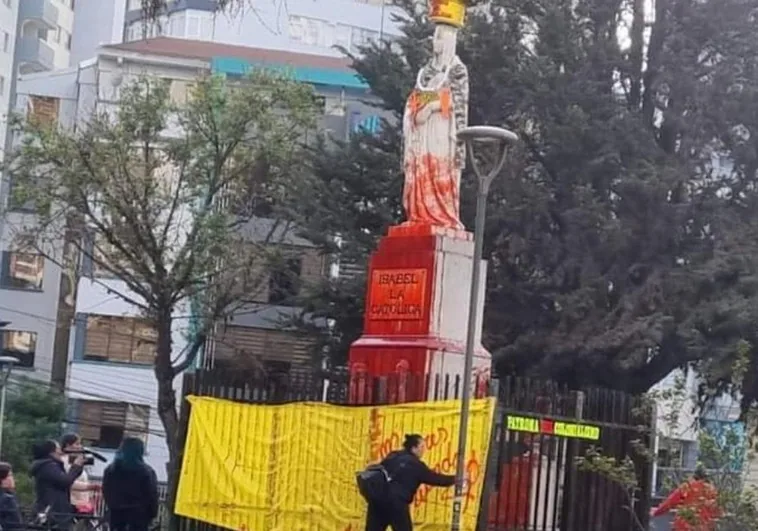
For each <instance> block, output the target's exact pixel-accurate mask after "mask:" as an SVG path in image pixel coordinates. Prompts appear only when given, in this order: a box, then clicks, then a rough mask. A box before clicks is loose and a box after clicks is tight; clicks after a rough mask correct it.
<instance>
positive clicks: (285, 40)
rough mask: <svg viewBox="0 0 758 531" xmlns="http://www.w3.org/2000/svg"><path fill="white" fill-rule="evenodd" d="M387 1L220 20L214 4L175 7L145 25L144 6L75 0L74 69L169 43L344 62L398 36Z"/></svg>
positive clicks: (309, 2) (278, 7) (205, 0)
mask: <svg viewBox="0 0 758 531" xmlns="http://www.w3.org/2000/svg"><path fill="white" fill-rule="evenodd" d="M390 3H391V2H389V1H385V0H369V1H362V0H274V1H272V2H256V3H255V4H254V5H248V6H247V7H245V8H243V9H241V10H239V11H236V12H233V13H229V14H227V13H218V12H217V2H216V1H215V0H171V1H169V2H168V6H167V9H166V12H165V13H164V14H163V15H162V16H161V17H160V18H159V20H158V21H156V22H150V23H148V22H146V21H145V20H144V17H143V14H142V12H141V9H140V6H141V0H77V2H76V22H75V27H74V38H73V44H72V56H71V57H72V64H74V62H77V61H81V60H84V59H87V58H89V57H91V56H92V55H93V54H94V51H95V50H96V48H97V47H98V46H100V45H104V44H118V43H121V42H131V41H138V40H143V39H146V38H153V37H158V36H166V37H172V38H180V39H189V40H200V41H211V42H218V43H223V44H235V45H240V46H249V47H254V48H265V49H271V50H281V51H289V52H297V53H309V54H317V55H327V56H333V57H340V56H341V54H342V52H340V51H339V50H338V49H337V47H344V48H345V49H347V50H349V51H351V52H355V51H357V49H358V47H359V46H360V45H362V44H365V43H367V42H370V41H374V40H378V39H386V38H391V37H392V35H394V34H396V32H397V25H396V22H395V21H394V19H393V18H392V13H393V8H391V7H390V6H389V4H390Z"/></svg>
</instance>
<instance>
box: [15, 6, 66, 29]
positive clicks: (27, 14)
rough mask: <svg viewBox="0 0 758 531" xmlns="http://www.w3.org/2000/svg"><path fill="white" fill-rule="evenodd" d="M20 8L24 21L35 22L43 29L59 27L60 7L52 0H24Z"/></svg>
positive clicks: (27, 22) (25, 22)
mask: <svg viewBox="0 0 758 531" xmlns="http://www.w3.org/2000/svg"><path fill="white" fill-rule="evenodd" d="M19 8H20V14H19V16H20V18H21V21H22V23H24V24H34V25H35V26H37V27H39V28H41V29H49V30H55V29H57V28H58V8H57V7H55V6H54V5H53V4H52V2H51V1H50V0H23V1H22V2H21V3H20V6H19Z"/></svg>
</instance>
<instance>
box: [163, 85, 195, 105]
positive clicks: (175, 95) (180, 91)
mask: <svg viewBox="0 0 758 531" xmlns="http://www.w3.org/2000/svg"><path fill="white" fill-rule="evenodd" d="M169 83H170V84H169V87H170V88H169V97H170V98H171V103H173V104H174V105H184V104H185V103H187V100H188V99H189V96H190V94H191V93H192V87H193V84H192V83H191V82H189V81H185V80H182V79H172V80H170V81H169Z"/></svg>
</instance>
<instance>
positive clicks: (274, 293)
mask: <svg viewBox="0 0 758 531" xmlns="http://www.w3.org/2000/svg"><path fill="white" fill-rule="evenodd" d="M302 268H303V261H302V259H300V258H287V259H286V260H285V261H284V264H283V266H282V267H280V268H278V269H277V270H276V271H273V272H272V273H271V276H270V277H269V282H268V302H269V303H271V304H279V305H281V306H291V305H294V304H295V303H296V301H295V297H297V295H298V293H300V272H301V270H302Z"/></svg>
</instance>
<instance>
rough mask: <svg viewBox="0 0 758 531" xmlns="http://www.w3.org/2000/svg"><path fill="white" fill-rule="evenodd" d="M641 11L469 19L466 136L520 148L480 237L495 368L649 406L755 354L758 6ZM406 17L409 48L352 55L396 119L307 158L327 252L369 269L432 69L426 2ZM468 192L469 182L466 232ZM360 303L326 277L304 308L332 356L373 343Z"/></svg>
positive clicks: (600, 2) (348, 283)
mask: <svg viewBox="0 0 758 531" xmlns="http://www.w3.org/2000/svg"><path fill="white" fill-rule="evenodd" d="M646 6H648V2H645V1H643V0H628V1H627V0H580V1H578V2H577V1H575V0H555V1H550V2H540V1H537V0H497V1H495V2H492V3H489V4H485V5H483V6H479V7H476V8H473V9H470V10H469V11H470V12H469V16H468V21H467V26H466V28H465V30H464V31H463V33H462V34H461V36H460V42H459V55H460V56H461V58H462V59H463V61H464V62H465V63H466V64H467V65H468V68H469V73H470V83H471V102H470V123H471V124H492V125H498V126H504V127H508V128H510V129H512V130H514V131H517V132H518V134H519V136H520V137H521V140H522V141H521V146H520V149H519V150H518V151H516V152H514V153H513V154H512V156H511V159H510V160H509V163H508V167H507V168H506V170H505V171H504V173H503V175H502V176H500V178H499V179H498V180H497V182H496V184H495V186H494V189H493V190H492V192H491V195H490V205H489V216H488V220H487V229H486V239H485V253H486V257H487V258H488V260H489V274H488V289H487V301H486V309H485V341H486V344H487V346H488V347H489V348H490V349H491V350H492V351H493V352H494V353H495V360H496V367H497V369H498V371H500V372H501V373H519V374H530V375H538V376H545V377H552V378H556V379H559V380H562V381H565V382H568V383H571V384H574V385H579V384H599V385H605V386H609V387H614V388H619V389H624V390H628V391H633V392H639V391H644V390H646V389H648V388H649V387H650V386H651V385H653V384H654V383H655V382H657V381H659V380H660V379H661V378H662V377H664V376H665V375H666V374H667V373H669V372H670V371H671V370H672V369H674V368H677V367H682V366H685V365H687V364H696V365H698V366H699V367H700V368H701V370H703V371H707V373H708V374H707V376H708V377H709V378H711V379H712V380H713V381H721V380H723V379H724V378H726V377H729V375H730V371H731V368H732V366H733V364H734V360H735V359H737V357H738V351H739V350H740V349H739V348H738V347H739V346H740V345H744V344H745V342H747V344H749V345H754V344H755V340H756V338H755V332H754V328H755V327H754V322H755V308H756V288H758V284H756V277H755V273H756V269H755V264H756V263H757V262H756V257H757V255H758V249H756V244H755V242H754V237H753V236H752V234H753V233H754V229H755V227H756V217H755V216H754V215H753V214H752V211H753V206H754V205H755V202H756V198H757V196H756V186H755V185H756V169H757V168H758V166H756V163H757V162H758V149H756V147H758V145H757V144H756V143H755V138H758V137H756V136H755V128H756V126H758V102H757V101H756V90H755V88H754V87H755V86H757V84H756V70H755V61H756V59H755V58H756V57H758V53H756V52H758V41H756V39H754V33H753V27H754V24H755V13H756V7H758V0H703V1H701V2H692V1H689V0H658V1H657V2H656V3H655V9H654V12H646ZM401 7H402V8H403V9H404V11H405V13H406V17H405V19H404V21H403V23H402V24H401V31H402V35H401V36H400V38H398V39H397V40H396V41H395V42H393V43H392V44H391V45H388V44H375V45H372V46H369V47H367V48H366V49H364V50H363V53H362V55H361V56H360V57H354V58H353V61H354V67H355V69H356V70H357V71H358V72H359V73H360V75H362V76H363V77H364V78H365V79H366V80H367V82H368V83H369V85H370V86H371V89H372V92H373V94H374V95H375V96H377V97H378V98H379V99H380V100H381V102H382V106H383V108H384V109H385V110H386V111H388V112H389V114H390V116H391V118H390V119H389V120H388V122H387V123H386V124H385V127H384V129H383V132H382V134H381V135H380V136H378V137H370V136H368V135H361V136H359V137H357V138H354V139H352V140H351V141H350V142H348V143H344V144H337V145H326V144H324V145H322V146H321V149H319V150H317V151H316V152H315V153H314V160H313V166H314V170H315V171H314V174H315V176H314V183H315V184H314V183H309V186H311V188H310V189H311V191H314V190H315V191H316V192H317V193H314V194H311V199H310V200H309V201H310V203H309V208H307V209H303V212H304V213H307V215H306V218H307V222H308V225H309V227H311V228H312V229H314V230H313V231H312V232H313V234H311V237H314V238H315V237H316V235H317V234H321V235H322V237H321V242H322V244H323V245H324V250H325V252H327V251H328V252H335V248H334V245H333V240H331V239H330V238H329V237H327V235H328V236H331V235H335V234H336V235H339V236H340V239H341V241H343V242H344V245H343V247H342V248H341V249H338V250H336V253H337V256H338V257H339V258H340V259H342V260H346V261H353V262H356V261H357V262H358V263H360V264H361V265H365V261H366V258H367V255H368V252H370V251H371V250H372V249H373V248H374V245H375V243H376V240H377V239H378V238H379V237H380V236H381V235H382V234H383V233H384V232H385V230H386V227H387V226H388V225H390V224H391V223H395V222H397V221H398V220H399V219H401V218H402V212H401V210H400V207H399V204H398V200H399V198H400V190H401V187H402V175H401V173H400V171H399V168H400V149H401V137H400V130H399V126H398V124H399V117H400V115H401V112H402V107H403V104H404V101H405V98H406V96H407V94H408V92H409V90H410V87H411V86H412V83H413V78H414V74H415V72H416V71H417V69H418V67H419V66H420V64H422V62H423V60H424V59H425V57H427V54H428V36H429V34H430V32H431V28H430V25H429V24H428V23H427V22H426V21H425V20H424V18H423V6H419V5H418V4H417V3H413V2H410V1H406V2H404V3H403V4H402V5H401ZM473 181H474V179H473V177H472V176H471V175H469V174H464V177H463V204H462V210H463V217H464V222H465V223H466V225H467V226H468V227H471V226H472V225H473V223H472V218H473V211H472V200H473V197H472V195H473V194H472V192H473V184H472V183H473ZM363 289H365V277H362V278H352V279H350V280H339V281H333V282H331V283H330V284H329V285H328V286H321V287H320V289H318V290H316V291H314V293H313V294H312V295H313V297H311V300H310V301H309V309H311V310H315V311H316V312H317V313H318V314H319V315H321V316H324V317H328V318H331V319H333V320H334V324H335V327H334V331H335V335H332V336H330V340H331V342H332V347H333V351H332V355H333V357H334V358H335V359H337V360H339V361H342V360H344V359H345V356H346V348H347V345H348V344H349V343H350V341H351V340H353V339H354V338H356V337H357V336H358V335H359V334H360V327H361V324H362V322H361V318H360V314H359V313H358V312H359V311H360V309H361V308H362V298H361V295H362V293H363ZM335 337H336V340H335V339H334V338H335ZM751 353H752V350H751ZM751 359H752V358H751Z"/></svg>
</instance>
